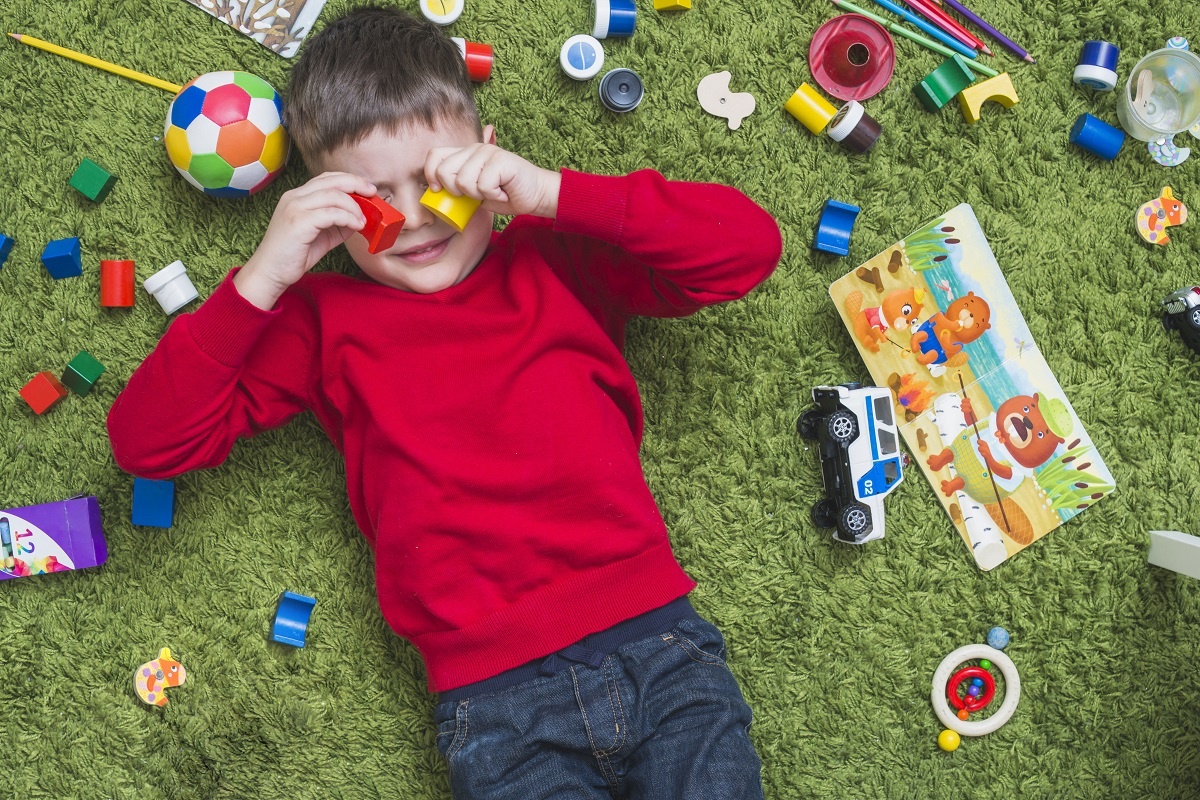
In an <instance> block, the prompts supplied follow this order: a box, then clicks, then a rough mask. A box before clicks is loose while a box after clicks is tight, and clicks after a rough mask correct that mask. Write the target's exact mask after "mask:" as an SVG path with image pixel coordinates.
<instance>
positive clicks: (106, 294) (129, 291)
mask: <svg viewBox="0 0 1200 800" xmlns="http://www.w3.org/2000/svg"><path fill="white" fill-rule="evenodd" d="M100 305H101V306H103V307H104V308H129V307H130V306H132V305H133V262H132V261H129V260H125V259H122V260H120V261H101V262H100Z"/></svg>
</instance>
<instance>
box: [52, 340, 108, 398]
mask: <svg viewBox="0 0 1200 800" xmlns="http://www.w3.org/2000/svg"><path fill="white" fill-rule="evenodd" d="M103 372H104V365H103V364H101V363H100V362H99V361H97V360H96V359H94V358H92V355H91V353H89V352H88V351H87V350H80V351H79V355H77V356H75V357H74V358H72V359H71V363H70V364H67V368H66V369H65V370H64V371H63V376H62V383H63V385H65V386H67V387H69V388H70V389H71V391H73V392H75V394H78V395H85V394H87V393H88V392H90V391H91V390H92V387H93V386H95V385H96V381H98V380H99V379H100V375H101V374H102V373H103Z"/></svg>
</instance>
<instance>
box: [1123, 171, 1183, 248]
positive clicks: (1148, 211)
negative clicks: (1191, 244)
mask: <svg viewBox="0 0 1200 800" xmlns="http://www.w3.org/2000/svg"><path fill="white" fill-rule="evenodd" d="M1187 219H1188V210H1187V206H1185V205H1184V204H1183V202H1182V201H1181V200H1179V198H1177V197H1175V195H1174V193H1173V192H1172V191H1171V187H1170V186H1164V187H1163V190H1162V194H1161V195H1159V196H1158V197H1156V198H1154V199H1153V200H1151V201H1150V202H1148V203H1144V204H1143V205H1142V207H1141V208H1139V209H1138V210H1137V215H1136V217H1135V218H1134V224H1135V225H1136V226H1137V232H1138V235H1139V236H1141V237H1142V239H1144V240H1145V241H1147V242H1149V243H1150V244H1158V245H1163V244H1166V243H1167V242H1169V241H1171V237H1169V236H1167V228H1169V227H1172V226H1175V225H1182V224H1183V223H1185V222H1187Z"/></svg>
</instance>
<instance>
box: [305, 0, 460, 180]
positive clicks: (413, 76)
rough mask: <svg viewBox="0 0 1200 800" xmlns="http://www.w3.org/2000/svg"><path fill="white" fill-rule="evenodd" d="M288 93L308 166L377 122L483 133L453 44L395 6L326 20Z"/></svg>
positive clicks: (357, 138)
mask: <svg viewBox="0 0 1200 800" xmlns="http://www.w3.org/2000/svg"><path fill="white" fill-rule="evenodd" d="M288 95H289V96H288V102H287V103H286V104H285V106H284V112H283V118H284V123H285V125H286V126H287V129H288V133H289V134H290V135H291V137H292V141H294V142H295V143H296V147H297V148H298V149H299V150H300V155H301V156H302V157H303V158H304V162H305V163H306V164H307V165H308V166H309V168H310V169H311V168H313V167H314V166H315V165H316V164H318V163H319V161H320V159H321V157H322V156H323V155H325V154H327V153H330V152H332V151H333V150H334V149H336V148H338V147H343V146H345V145H352V144H356V143H358V142H360V141H362V140H363V139H364V138H366V137H367V136H368V135H370V133H371V132H372V131H373V130H375V129H376V128H380V127H382V128H384V129H386V130H389V131H392V132H396V131H399V130H402V129H404V128H406V127H408V126H412V125H418V124H420V125H424V126H425V127H427V128H433V127H434V126H435V125H437V124H444V123H447V122H450V123H455V122H457V123H464V124H466V125H469V126H472V127H474V128H475V130H476V131H477V132H478V133H479V134H480V135H482V132H483V130H482V126H481V125H480V122H479V110H478V109H477V108H476V107H475V99H474V97H473V96H472V93H471V82H470V80H469V79H468V77H467V70H466V66H465V64H464V63H463V59H462V56H461V54H460V53H459V51H458V48H457V47H456V46H455V44H454V42H452V41H450V39H449V38H448V37H447V36H446V35H445V34H443V33H442V32H441V29H439V28H438V27H437V26H436V25H434V24H433V23H432V22H429V21H428V20H425V19H418V18H416V17H414V16H412V15H411V14H407V13H405V12H404V11H401V10H399V9H395V8H378V7H367V8H360V9H357V10H355V11H351V12H349V13H348V14H346V15H344V16H342V17H339V18H338V19H336V20H334V21H333V22H331V23H330V24H329V25H328V26H326V28H325V29H324V30H322V31H321V32H320V33H319V34H318V35H317V36H316V37H314V38H313V39H312V40H311V41H309V42H308V44H307V46H306V47H305V49H304V52H303V53H302V54H301V56H300V60H299V61H298V62H297V64H296V67H295V69H294V70H293V71H292V80H291V86H290V89H289V92H288Z"/></svg>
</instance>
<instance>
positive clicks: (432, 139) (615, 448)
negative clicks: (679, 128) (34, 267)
mask: <svg viewBox="0 0 1200 800" xmlns="http://www.w3.org/2000/svg"><path fill="white" fill-rule="evenodd" d="M290 94H291V97H290V101H289V105H288V108H287V112H286V118H287V122H288V126H289V131H290V132H291V135H292V138H293V140H294V142H295V144H296V146H297V148H298V149H299V151H300V153H301V155H302V156H303V157H304V160H305V162H306V163H307V165H308V167H309V168H310V171H311V172H312V173H313V174H316V175H317V177H315V178H313V179H312V180H310V181H309V182H308V183H306V184H304V185H303V186H301V187H299V188H296V189H293V190H291V191H289V192H287V193H285V194H284V195H283V197H282V198H281V199H280V201H279V205H278V207H277V208H276V210H275V214H274V216H273V217H272V219H271V222H270V225H269V226H268V228H267V231H266V234H265V235H264V236H263V239H262V242H261V244H260V245H259V246H258V249H257V250H256V251H255V252H254V254H253V255H252V256H251V257H250V259H249V260H248V261H247V262H246V264H245V265H244V266H243V267H242V268H241V269H238V270H234V271H232V272H231V273H230V274H229V276H228V277H227V278H226V279H225V280H224V281H223V282H222V283H221V284H220V285H219V286H218V287H217V289H216V290H215V291H214V292H213V294H212V296H211V297H210V298H209V299H208V300H207V301H206V302H205V303H204V304H203V305H202V306H200V307H199V308H198V309H197V310H196V311H195V312H194V313H191V314H185V315H183V316H181V317H180V318H179V319H177V320H176V321H175V323H174V324H173V325H172V326H171V327H170V329H169V330H168V331H167V333H166V334H165V335H164V336H163V338H162V341H161V342H160V343H159V345H158V347H157V348H156V349H155V351H154V352H153V353H151V355H150V356H149V357H148V358H147V359H146V361H145V363H143V364H142V365H141V366H140V367H139V368H138V369H137V371H136V372H135V373H134V374H133V376H132V377H131V378H130V380H129V384H128V386H126V388H125V389H124V391H123V392H122V393H121V395H120V396H119V397H118V398H117V401H116V403H114V405H113V408H112V411H111V412H110V414H109V418H108V427H109V432H110V435H111V439H112V448H113V454H114V456H115V457H116V460H117V463H118V464H119V465H120V466H121V467H122V468H123V469H125V470H128V471H129V472H133V473H135V474H138V475H143V476H146V477H152V478H167V477H170V476H173V475H177V474H179V473H182V472H185V471H187V470H192V469H197V468H204V467H215V466H217V465H219V464H220V463H221V462H222V461H224V460H225V458H226V456H227V455H228V454H229V451H230V449H231V448H232V446H233V444H234V441H235V440H236V439H238V438H239V437H243V436H252V435H254V434H256V433H258V432H259V431H262V430H265V429H268V428H273V427H276V426H279V425H282V424H283V423H284V422H285V421H286V420H288V419H289V418H291V417H293V416H295V415H296V414H298V413H300V412H301V411H305V410H311V411H312V412H313V413H314V414H315V415H316V417H317V419H318V420H319V421H320V423H321V425H322V427H323V428H324V429H325V431H326V432H327V433H328V434H329V437H330V439H331V440H332V441H333V443H334V445H335V446H336V447H337V449H338V451H339V452H340V453H341V454H342V455H343V456H344V457H345V460H346V483H347V490H348V492H349V496H350V504H351V507H352V509H353V512H354V517H355V520H356V521H357V523H358V525H359V527H360V528H361V529H362V532H363V534H364V535H365V536H366V537H367V540H368V541H369V542H370V543H371V545H372V547H373V549H374V554H375V571H376V585H377V591H378V595H379V604H380V607H381V609H382V611H383V614H384V616H385V618H386V619H387V621H388V622H389V623H390V624H391V626H392V627H393V628H394V629H395V630H396V632H397V633H398V634H400V635H401V636H404V637H405V638H407V639H409V640H410V641H411V642H412V643H413V644H414V645H415V646H416V647H417V649H418V650H419V651H420V652H421V654H422V656H423V658H424V660H425V664H426V668H427V671H428V680H429V687H430V689H431V690H433V691H436V692H438V693H439V698H438V700H439V702H438V705H437V708H436V712H435V716H436V722H437V726H438V736H437V741H438V746H439V749H440V750H441V752H442V754H443V755H444V756H445V758H446V760H447V762H448V763H449V768H450V778H451V783H452V786H453V791H454V795H455V797H457V798H476V797H488V798H520V800H531V798H543V797H544V798H568V797H570V798H607V797H621V798H624V797H637V798H663V799H664V800H667V799H670V798H688V799H689V800H690V799H691V798H700V797H712V798H722V800H731V799H732V798H745V797H761V796H762V787H761V781H760V777H759V766H760V765H759V760H758V757H757V755H756V754H755V752H754V749H753V747H752V745H751V743H750V739H749V736H748V734H747V731H748V728H749V725H750V709H749V708H748V707H747V705H746V703H745V701H744V700H743V699H742V696H741V693H740V691H739V689H738V686H737V682H736V681H735V679H734V677H733V675H732V674H731V673H730V672H729V670H728V669H727V668H726V667H725V664H724V661H723V660H722V659H723V656H724V642H723V640H722V637H721V634H720V632H719V631H718V630H717V629H716V628H715V627H713V626H712V625H711V624H710V623H708V622H706V621H705V620H703V619H702V618H701V617H700V616H698V615H697V614H696V612H695V611H694V610H693V609H692V607H691V606H690V605H689V603H688V600H687V594H688V592H689V591H691V589H692V588H693V587H694V586H695V584H694V583H693V581H692V580H691V579H690V578H689V577H688V576H687V575H686V574H685V573H684V571H683V570H682V569H681V568H680V566H679V564H678V563H677V562H676V560H675V557H674V555H673V554H672V552H671V546H670V543H669V541H668V538H667V531H666V528H665V526H664V524H663V520H662V516H661V514H660V513H659V511H658V508H657V507H656V505H655V502H654V499H653V497H652V496H651V493H650V490H649V489H648V487H647V486H646V482H645V479H644V477H643V475H642V470H641V464H640V462H639V460H638V448H639V445H640V442H641V436H642V413H641V404H640V400H639V397H638V390H637V386H636V384H635V383H634V379H633V376H632V374H631V373H630V370H629V367H628V365H627V364H626V363H625V360H624V358H623V357H622V353H621V351H622V347H623V344H624V331H625V324H626V322H627V321H628V320H629V319H630V318H631V317H633V316H634V315H638V314H643V315H650V316H660V317H672V316H681V315H685V314H690V313H692V312H693V311H696V310H697V309H699V308H702V307H704V306H707V305H710V304H713V303H718V302H722V301H727V300H733V299H736V298H738V297H741V296H742V295H744V294H746V293H747V292H748V291H750V290H751V289H752V288H753V287H754V286H756V285H757V284H758V283H760V282H761V281H763V280H764V279H765V278H766V277H767V276H768V275H770V274H771V272H772V270H773V269H774V268H775V265H776V263H777V262H778V260H779V257H780V253H781V247H782V245H781V240H780V235H779V229H778V227H777V226H776V224H775V222H774V220H772V218H771V217H770V216H769V215H768V214H767V213H766V212H764V211H763V210H762V209H761V208H759V207H758V206H756V205H755V204H754V203H752V202H751V201H750V200H749V199H747V198H746V197H745V196H744V195H742V194H741V193H740V192H738V191H736V190H734V189H731V188H728V187H724V186H717V185H709V184H694V183H677V182H671V181H667V180H665V179H664V178H663V177H662V176H661V175H659V174H657V173H655V172H651V171H642V172H637V173H634V174H632V175H628V176H624V177H602V176H595V175H586V174H582V173H578V172H573V171H570V170H566V169H564V170H562V171H561V172H554V171H549V170H545V169H542V168H539V167H536V166H534V165H533V164H530V163H529V162H527V161H525V160H524V159H522V158H520V157H518V156H516V155H514V154H512V153H509V152H506V151H505V150H502V149H500V148H499V147H497V146H496V144H495V142H496V137H495V133H494V131H493V129H492V127H491V126H490V125H489V126H486V127H483V126H481V124H480V120H479V117H478V112H477V110H476V107H475V104H474V101H473V99H472V96H471V88H470V85H469V83H468V80H467V77H466V74H465V69H464V65H463V62H462V59H461V57H460V56H459V53H458V50H457V48H456V47H455V45H454V44H453V43H452V42H451V41H450V40H449V39H448V38H446V37H445V36H444V35H443V34H442V33H441V32H440V31H439V30H438V29H437V28H435V27H434V26H433V25H431V24H430V23H427V22H425V21H423V20H420V21H418V20H415V19H413V18H412V17H410V16H408V15H406V14H404V13H402V12H399V11H395V10H388V9H375V8H372V9H363V10H359V11H356V12H352V13H350V14H348V15H346V16H344V17H342V18H341V19H338V20H336V21H334V22H332V23H331V24H330V25H329V26H328V27H327V28H326V29H325V30H324V31H322V32H321V34H320V35H319V36H317V37H316V38H314V39H313V40H312V41H310V42H309V44H308V46H307V49H306V50H305V53H304V55H303V57H302V58H301V60H300V61H299V63H298V64H297V66H296V68H295V73H294V75H293V77H292V85H291V92H290ZM426 186H429V187H431V188H433V189H435V190H437V189H439V188H442V187H444V188H446V189H448V190H450V191H451V192H452V193H454V194H459V195H469V196H471V197H474V198H477V199H481V200H483V205H482V206H481V208H480V210H479V211H478V212H477V213H476V214H475V216H474V218H473V219H472V220H471V221H470V223H469V224H468V225H467V226H466V228H465V230H463V231H462V232H461V233H460V232H457V231H455V230H454V229H453V228H451V227H450V226H449V225H448V224H447V223H445V222H443V221H441V220H440V219H439V218H437V217H435V216H433V215H432V214H431V213H430V212H429V211H427V210H426V209H425V208H424V207H422V206H421V205H420V203H419V202H418V200H419V198H420V197H421V194H422V192H423V191H424V189H425V188H426ZM350 192H355V193H358V194H360V195H366V196H370V195H374V194H379V195H381V196H383V197H384V198H385V199H386V200H387V202H389V203H390V204H391V205H393V206H395V207H396V208H397V209H398V210H399V211H400V212H401V213H402V214H404V216H405V223H404V226H403V229H402V231H401V233H400V236H399V238H398V239H397V240H396V242H395V244H394V245H393V246H392V247H390V248H388V249H387V250H385V251H383V252H380V253H378V254H374V255H373V254H371V253H369V252H368V251H367V243H366V241H365V239H364V238H363V237H362V236H360V235H358V234H357V231H359V230H360V229H361V228H362V227H363V226H364V224H365V219H364V217H363V215H362V213H361V211H360V210H359V208H358V206H357V205H356V203H355V202H354V201H353V200H352V199H351V197H350V196H349V194H348V193H350ZM493 214H513V215H517V216H516V218H515V219H514V220H513V221H512V222H511V223H510V224H509V225H508V227H507V228H506V229H505V230H504V231H503V232H502V233H493V232H492V219H493ZM339 244H344V245H345V247H346V249H347V250H349V252H350V254H351V256H352V257H353V258H354V261H355V262H356V263H357V265H358V266H359V267H360V268H361V270H362V273H363V276H362V277H355V278H352V277H347V276H344V275H340V274H334V273H312V274H310V273H309V270H311V269H312V268H313V267H314V266H315V265H316V264H317V262H319V261H320V260H321V258H322V257H323V256H324V255H325V254H326V253H327V252H329V251H330V250H331V249H333V248H334V247H336V246H337V245H339ZM150 418H153V419H154V420H155V422H156V424H155V425H153V426H148V425H145V424H144V421H145V420H146V419H150Z"/></svg>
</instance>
